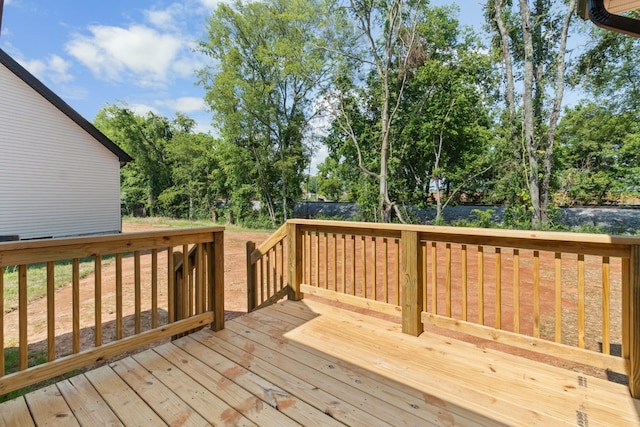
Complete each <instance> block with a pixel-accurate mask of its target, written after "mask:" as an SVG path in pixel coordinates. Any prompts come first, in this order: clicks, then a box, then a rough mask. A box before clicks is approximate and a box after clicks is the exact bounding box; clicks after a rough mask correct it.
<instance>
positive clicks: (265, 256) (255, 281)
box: [247, 224, 289, 312]
mask: <svg viewBox="0 0 640 427" xmlns="http://www.w3.org/2000/svg"><path fill="white" fill-rule="evenodd" d="M287 231H288V225H287V224H284V225H282V226H281V227H280V228H278V230H276V231H275V233H273V234H272V235H271V236H270V237H269V238H268V239H267V240H266V241H264V242H263V243H262V244H261V245H260V246H258V247H257V248H256V245H255V244H254V243H253V242H247V310H248V311H249V312H251V311H253V310H257V309H258V308H261V307H263V306H264V305H270V304H273V303H275V302H277V301H278V300H280V299H282V298H283V297H284V296H286V293H287V292H288V289H289V288H287V287H285V285H284V284H285V281H286V277H287V274H286V269H285V268H284V260H285V254H286V252H285V245H284V241H285V239H286V238H287ZM278 254H280V255H278ZM272 281H273V287H272V286H271V285H272Z"/></svg>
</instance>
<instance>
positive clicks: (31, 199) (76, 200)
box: [0, 49, 131, 239]
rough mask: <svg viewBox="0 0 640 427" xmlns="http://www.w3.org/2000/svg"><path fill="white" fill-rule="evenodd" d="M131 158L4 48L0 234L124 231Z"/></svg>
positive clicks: (26, 235) (23, 236) (0, 93)
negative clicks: (124, 178) (125, 174)
mask: <svg viewBox="0 0 640 427" xmlns="http://www.w3.org/2000/svg"><path fill="white" fill-rule="evenodd" d="M130 160H131V158H130V157H129V156H128V155H127V154H126V153H125V152H124V151H122V150H121V149H120V148H118V147H117V146H116V145H115V144H114V143H113V142H112V141H111V140H109V139H108V138H107V137H106V136H104V135H103V134H102V133H101V132H100V131H98V130H97V129H96V128H95V127H94V126H93V125H92V124H91V123H89V122H88V121H87V120H85V119H84V118H83V117H82V116H80V115H79V114H78V113H77V112H76V111H75V110H73V109H72V108H71V107H70V106H69V105H68V104H67V103H65V102H64V101H63V100H62V99H61V98H60V97H58V96H57V95H55V94H54V93H53V92H52V91H51V90H49V89H48V88H47V87H46V86H44V85H43V84H42V83H41V82H40V81H39V80H38V79H36V78H35V77H34V76H33V75H31V74H30V73H29V72H28V71H26V70H25V69H24V68H23V67H22V66H20V65H19V64H18V63H17V62H15V61H14V60H13V59H12V58H11V57H9V56H8V55H7V54H6V53H5V52H4V51H2V50H1V49H0V236H15V235H17V236H19V238H20V239H33V238H41V237H62V236H78V235H85V234H98V233H114V232H120V231H121V218H120V166H121V165H122V164H124V162H127V161H130Z"/></svg>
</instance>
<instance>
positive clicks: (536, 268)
mask: <svg viewBox="0 0 640 427" xmlns="http://www.w3.org/2000/svg"><path fill="white" fill-rule="evenodd" d="M533 336H534V338H540V251H533Z"/></svg>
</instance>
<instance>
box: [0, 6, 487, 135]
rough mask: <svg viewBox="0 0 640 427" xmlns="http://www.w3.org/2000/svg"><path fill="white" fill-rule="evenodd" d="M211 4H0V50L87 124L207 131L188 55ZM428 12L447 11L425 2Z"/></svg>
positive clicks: (477, 11)
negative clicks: (110, 114)
mask: <svg viewBox="0 0 640 427" xmlns="http://www.w3.org/2000/svg"><path fill="white" fill-rule="evenodd" d="M218 2H219V0H182V1H173V2H172V1H162V0H135V1H131V0H110V1H87V0H59V1H51V0H5V10H4V17H3V23H2V35H1V37H0V47H1V48H2V49H3V50H4V51H5V52H7V53H8V54H9V55H11V56H12V57H13V58H15V59H16V60H17V61H18V62H20V63H21V64H22V65H23V66H24V67H25V68H27V69H28V70H29V71H30V72H32V73H33V74H35V75H36V77H38V78H39V79H40V80H42V81H43V82H44V83H45V84H46V85H47V86H49V88H51V89H52V90H53V91H54V92H56V93H57V94H58V95H59V96H61V97H62V98H63V99H64V100H65V101H67V103H69V104H70V105H71V106H72V107H73V108H75V109H76V110H77V111H78V112H79V113H80V114H82V115H83V116H84V117H85V118H87V119H88V120H93V119H94V117H95V115H96V113H97V112H98V110H99V109H100V108H102V107H103V106H104V105H105V104H106V103H110V104H116V103H126V104H127V105H128V106H129V107H130V108H132V109H133V110H135V111H136V112H139V113H141V114H144V113H146V112H147V111H149V110H152V111H154V112H156V113H159V114H162V115H164V116H167V117H173V116H174V115H175V112H176V111H180V112H183V113H186V114H187V115H189V116H190V117H192V118H194V119H196V120H197V121H198V123H199V125H200V129H201V130H205V131H206V130H208V129H209V125H210V121H211V120H210V117H211V114H210V113H209V112H207V110H206V107H205V105H204V102H203V100H202V99H203V96H204V90H203V89H202V88H201V87H199V86H197V85H196V80H197V79H196V76H195V75H194V70H196V69H198V68H200V67H202V66H203V65H205V64H207V63H208V58H206V57H204V56H203V55H201V54H199V53H195V52H193V46H194V44H195V43H196V41H197V40H200V39H203V38H204V37H205V35H206V33H205V25H206V21H207V18H208V16H209V15H210V14H211V11H212V10H213V9H214V8H215V6H216V5H217V4H218ZM431 3H432V4H433V5H441V4H450V3H455V2H452V1H450V0H432V2H431ZM459 3H461V4H462V3H463V4H464V6H463V7H461V8H460V9H461V21H462V22H464V23H467V24H470V23H473V22H474V20H475V21H477V22H476V23H477V24H480V23H481V19H482V18H481V16H482V12H481V4H480V3H481V1H480V0H462V1H460V2H459Z"/></svg>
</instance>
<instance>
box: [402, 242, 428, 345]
mask: <svg viewBox="0 0 640 427" xmlns="http://www.w3.org/2000/svg"><path fill="white" fill-rule="evenodd" d="M400 245H401V249H400V250H401V253H402V332H403V333H405V334H409V335H413V336H416V337H417V336H418V335H420V334H421V333H422V331H423V325H422V317H421V316H422V310H423V307H422V292H423V290H422V278H421V276H422V268H421V266H420V263H421V260H422V245H421V244H420V240H419V237H418V232H416V231H402V235H401V242H400Z"/></svg>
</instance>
